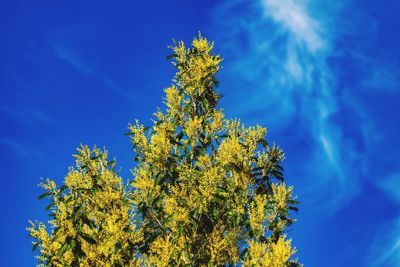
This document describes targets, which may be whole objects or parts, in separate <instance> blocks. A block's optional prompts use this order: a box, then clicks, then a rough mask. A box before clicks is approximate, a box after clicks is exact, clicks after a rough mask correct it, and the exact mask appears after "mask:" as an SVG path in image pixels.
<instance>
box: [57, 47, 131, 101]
mask: <svg viewBox="0 0 400 267" xmlns="http://www.w3.org/2000/svg"><path fill="white" fill-rule="evenodd" d="M49 42H50V44H51V46H52V48H53V51H54V53H55V55H56V56H57V57H58V58H59V59H60V60H62V61H64V62H66V63H67V64H68V65H70V66H71V67H72V68H73V69H74V70H76V71H77V72H78V73H80V74H82V75H85V76H93V77H95V78H97V79H99V80H100V81H101V82H102V83H103V84H104V85H105V86H106V87H107V88H109V89H110V90H111V91H113V92H115V93H116V94H118V95H119V96H121V97H124V98H126V99H129V100H134V97H133V96H132V95H131V94H129V92H128V91H127V90H124V89H123V88H122V87H121V86H119V85H118V83H117V82H116V81H114V80H113V79H111V78H110V77H109V76H108V75H107V74H105V73H102V72H101V71H99V70H97V69H95V68H93V67H92V66H91V65H90V64H88V63H86V62H85V61H84V60H82V58H81V57H79V55H78V54H77V53H76V52H75V51H73V50H72V49H70V48H68V47H67V46H66V45H61V44H59V43H57V42H54V41H49Z"/></svg>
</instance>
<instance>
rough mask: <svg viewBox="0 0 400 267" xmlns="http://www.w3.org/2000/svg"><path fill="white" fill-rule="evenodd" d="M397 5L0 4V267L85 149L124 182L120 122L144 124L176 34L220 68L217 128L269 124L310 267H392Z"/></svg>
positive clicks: (27, 261) (399, 169)
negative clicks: (227, 121)
mask: <svg viewBox="0 0 400 267" xmlns="http://www.w3.org/2000/svg"><path fill="white" fill-rule="evenodd" d="M399 8H400V4H398V3H397V2H396V1H394V0H387V1H372V0H364V1H361V0H345V1H343V0H338V1H327V0H279V1H278V0H259V1H242V0H230V1H228V0H225V1H201V3H200V2H197V3H195V2H189V1H159V2H158V3H154V2H149V3H146V2H143V3H139V2H134V1H118V2H117V1H115V2H113V3H111V2H109V1H85V2H82V1H8V2H6V1H2V2H0V14H1V16H0V39H1V42H0V59H1V63H0V122H1V124H2V127H1V128H0V152H1V154H0V159H1V169H2V186H1V194H0V200H1V201H0V203H1V206H0V208H1V210H0V212H1V214H2V219H1V220H0V226H1V229H2V231H1V233H0V234H1V239H2V240H3V242H2V244H1V246H2V247H1V252H2V254H3V256H2V257H1V259H0V265H1V266H32V265H34V264H35V259H34V258H33V253H32V252H31V244H30V242H31V240H30V239H29V238H28V236H27V233H26V231H25V227H26V226H27V221H28V219H39V220H47V219H46V217H45V212H44V207H45V203H44V202H40V201H36V197H37V195H38V194H39V193H40V190H39V188H38V187H37V184H38V183H39V182H40V177H44V178H47V177H51V178H53V179H55V180H56V181H58V182H59V183H60V182H61V181H62V180H63V178H64V176H65V175H66V173H67V168H68V166H70V165H72V164H73V160H72V157H71V155H72V154H73V153H74V151H75V148H76V147H77V146H79V144H80V143H83V144H89V145H94V144H96V145H98V146H106V147H107V148H108V149H109V151H110V154H111V155H112V156H115V157H116V158H117V161H118V164H119V166H120V167H121V174H122V175H123V176H124V177H125V178H131V177H130V173H129V169H130V168H132V166H133V164H132V152H131V150H130V149H131V145H130V144H129V141H128V139H127V137H126V136H124V135H123V133H124V132H125V131H126V127H127V124H128V122H132V121H133V120H134V119H136V118H137V119H139V120H141V121H142V122H144V123H147V124H150V118H151V116H152V113H153V112H154V111H155V110H156V108H157V107H158V106H161V100H162V97H163V88H166V87H168V86H169V85H170V83H171V77H172V75H173V73H174V72H173V71H174V70H173V68H172V67H171V66H170V64H169V63H168V62H167V61H166V60H165V56H166V55H168V53H169V51H168V49H167V45H168V44H170V43H171V40H172V39H173V38H175V39H177V40H180V39H182V40H184V41H187V42H189V41H190V40H191V39H192V37H193V36H194V35H196V34H197V32H198V31H201V32H202V33H203V35H205V36H206V37H208V38H209V39H212V40H214V41H215V43H216V49H217V51H218V52H219V53H221V55H222V57H223V58H224V62H223V65H224V68H223V70H222V71H221V73H220V75H219V78H220V81H221V87H220V92H221V93H222V94H224V95H225V97H224V99H223V100H222V101H221V106H222V107H223V108H224V109H225V112H226V114H227V116H228V117H240V118H242V119H243V121H244V122H245V123H246V124H248V125H250V124H261V125H263V126H267V127H268V128H269V140H270V141H275V142H276V143H277V144H278V145H280V146H281V147H282V148H283V149H284V150H285V151H286V158H287V159H286V161H285V164H284V167H285V173H286V177H287V182H288V183H290V184H293V185H295V190H296V194H297V195H298V199H299V200H300V201H301V203H302V204H301V206H300V212H299V213H298V215H297V219H298V222H297V223H296V225H295V226H294V227H292V228H291V231H290V233H289V234H290V236H291V237H292V238H293V243H294V244H295V245H296V247H297V248H298V253H297V256H298V258H299V260H300V261H301V262H302V263H304V264H305V266H388V267H392V266H400V193H399V187H400V163H399V161H398V160H399V158H400V153H399V151H400V142H399V136H400V124H399V122H398V121H399V119H398V117H399V114H400V80H399V73H400V51H399V50H398V48H399V47H400V20H399V19H398V14H397V13H398V10H399Z"/></svg>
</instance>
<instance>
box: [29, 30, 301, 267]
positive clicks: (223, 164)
mask: <svg viewBox="0 0 400 267" xmlns="http://www.w3.org/2000/svg"><path fill="white" fill-rule="evenodd" d="M213 47H214V44H213V43H210V42H209V41H208V40H207V39H206V38H204V37H202V36H201V35H199V37H197V38H194V40H193V42H192V46H191V47H186V46H185V44H184V43H183V42H178V43H174V44H173V45H172V46H171V47H170V48H171V49H172V52H173V54H172V55H170V56H169V57H168V58H169V59H170V60H171V61H172V64H173V65H174V66H175V68H176V70H177V72H176V75H175V77H174V78H173V80H172V85H171V86H170V87H169V88H167V89H165V99H164V103H165V106H166V107H165V108H164V109H163V110H158V111H157V112H156V113H155V114H154V115H155V117H154V119H153V125H152V126H151V127H145V126H144V125H142V124H141V123H140V122H138V121H136V122H135V123H133V124H130V125H129V127H128V128H129V133H128V135H129V137H130V140H131V142H132V145H133V151H134V161H135V165H134V168H133V170H132V174H133V178H132V180H130V181H129V184H128V185H127V186H124V184H123V180H122V178H120V177H119V175H118V172H116V171H115V162H114V161H109V160H108V158H107V151H102V150H100V149H98V148H96V147H95V148H94V149H89V147H87V146H82V147H81V148H80V149H78V154H77V155H75V158H76V167H75V168H71V169H70V171H69V173H68V175H67V176H66V178H65V181H64V185H62V186H61V187H60V188H57V187H56V185H55V183H54V181H52V180H47V181H46V182H44V183H42V184H41V186H42V187H43V188H44V189H45V193H44V194H43V195H41V196H40V198H43V197H49V198H50V200H51V201H50V205H49V206H48V207H47V209H48V210H49V212H50V216H51V220H50V221H49V226H47V227H46V225H45V224H43V223H33V222H31V224H32V225H31V227H30V228H28V229H29V231H30V235H31V236H32V237H33V238H34V239H35V241H34V248H37V249H38V250H39V255H38V256H37V257H38V260H39V263H40V264H43V265H46V266H47V265H48V266H65V265H67V266H69V265H72V266H89V265H90V266H225V265H227V264H228V265H232V266H233V265H238V264H240V265H242V266H277V267H278V266H295V265H298V263H297V261H296V260H294V259H293V256H294V254H295V251H296V250H295V249H294V248H293V247H292V245H291V240H290V239H288V238H287V233H286V232H287V231H286V230H287V227H288V226H290V225H291V224H292V223H293V222H294V219H293V218H292V217H291V211H297V204H298V202H297V201H296V200H295V198H294V197H293V195H292V193H293V188H292V187H291V186H287V185H286V184H285V182H284V176H283V169H282V167H281V163H282V160H283V159H284V153H283V151H282V150H281V149H280V148H279V147H277V146H275V145H272V146H271V145H270V144H269V143H268V142H267V139H266V133H267V130H266V129H265V128H263V127H261V126H255V127H246V126H245V125H244V124H243V123H242V122H241V121H240V120H239V119H226V118H225V116H224V112H223V110H222V109H220V108H218V101H219V100H220V98H221V95H220V94H218V92H217V90H216V88H217V87H218V80H217V78H216V75H217V73H218V71H219V70H220V68H221V67H220V63H221V61H222V58H221V57H220V56H219V55H217V54H215V53H214V52H213ZM244 99H245V97H244ZM48 228H50V229H48Z"/></svg>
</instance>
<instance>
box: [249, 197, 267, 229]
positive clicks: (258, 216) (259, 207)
mask: <svg viewBox="0 0 400 267" xmlns="http://www.w3.org/2000/svg"><path fill="white" fill-rule="evenodd" d="M266 204H267V198H266V196H265V195H256V196H255V200H254V201H253V202H252V203H251V204H250V209H249V215H250V227H251V229H252V230H253V231H254V234H255V235H256V236H257V237H259V236H262V235H264V232H265V227H264V226H263V223H264V222H265V215H266V213H265V207H266Z"/></svg>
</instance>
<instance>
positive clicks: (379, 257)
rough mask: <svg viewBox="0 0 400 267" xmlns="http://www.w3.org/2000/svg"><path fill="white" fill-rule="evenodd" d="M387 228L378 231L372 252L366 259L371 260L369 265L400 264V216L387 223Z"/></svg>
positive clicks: (380, 266) (373, 266)
mask: <svg viewBox="0 0 400 267" xmlns="http://www.w3.org/2000/svg"><path fill="white" fill-rule="evenodd" d="M385 228H386V229H384V230H383V231H377V232H378V234H377V235H376V239H375V240H374V244H373V246H372V249H371V254H370V255H369V257H367V259H366V260H368V261H369V262H368V266H370V267H382V266H388V267H389V266H390V267H392V266H393V267H395V266H399V263H400V218H399V219H398V220H397V221H395V222H391V223H390V224H388V225H386V226H385ZM387 229H389V231H388V230H387Z"/></svg>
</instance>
